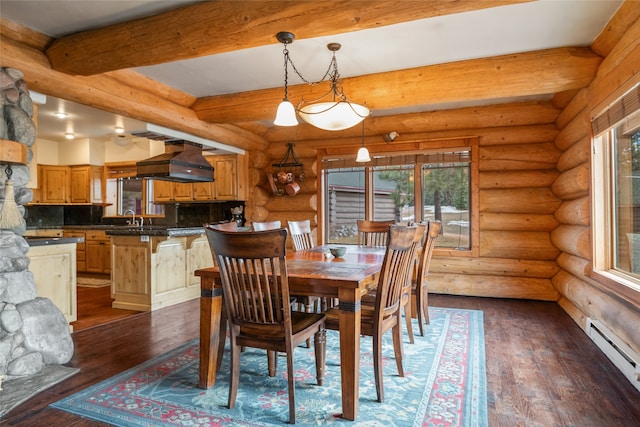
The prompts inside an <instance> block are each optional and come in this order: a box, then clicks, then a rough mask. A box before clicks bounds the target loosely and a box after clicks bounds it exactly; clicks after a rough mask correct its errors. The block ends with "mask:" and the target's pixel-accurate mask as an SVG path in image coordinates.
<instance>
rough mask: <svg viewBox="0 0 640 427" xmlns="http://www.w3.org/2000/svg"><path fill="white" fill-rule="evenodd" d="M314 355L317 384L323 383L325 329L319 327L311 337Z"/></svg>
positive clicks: (325, 344)
mask: <svg viewBox="0 0 640 427" xmlns="http://www.w3.org/2000/svg"><path fill="white" fill-rule="evenodd" d="M313 345H314V347H313V348H314V350H315V355H316V379H317V381H318V385H324V368H325V365H326V358H327V331H325V330H324V329H320V330H319V331H318V332H316V333H315V335H314V337H313Z"/></svg>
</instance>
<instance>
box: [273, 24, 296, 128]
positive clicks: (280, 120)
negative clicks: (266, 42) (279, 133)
mask: <svg viewBox="0 0 640 427" xmlns="http://www.w3.org/2000/svg"><path fill="white" fill-rule="evenodd" d="M276 37H277V38H278V41H279V42H280V43H282V44H283V45H284V99H283V100H282V102H281V103H280V105H278V111H277V112H276V119H275V120H274V121H273V124H274V125H277V126H296V125H297V124H298V119H296V110H295V108H294V107H293V104H292V103H291V101H289V85H288V84H289V82H288V80H289V67H288V65H289V49H287V45H288V44H290V43H293V40H294V38H295V36H294V35H293V34H292V33H286V32H280V33H278V34H277V35H276Z"/></svg>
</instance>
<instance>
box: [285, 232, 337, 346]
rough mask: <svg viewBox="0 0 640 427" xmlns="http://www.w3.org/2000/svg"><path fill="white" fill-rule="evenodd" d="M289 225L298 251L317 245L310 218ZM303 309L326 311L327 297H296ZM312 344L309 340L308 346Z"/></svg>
mask: <svg viewBox="0 0 640 427" xmlns="http://www.w3.org/2000/svg"><path fill="white" fill-rule="evenodd" d="M287 225H289V231H290V233H291V239H292V240H293V246H294V248H295V249H296V251H303V250H305V249H311V248H313V247H314V246H315V245H316V242H315V240H314V238H313V234H311V221H310V220H308V219H305V220H302V221H287ZM296 298H297V300H298V303H299V306H300V309H302V310H303V311H305V310H306V311H326V310H327V307H328V302H327V298H324V297H322V298H321V297H311V296H305V297H296ZM310 346H311V345H310V343H309V342H307V348H309V347H310Z"/></svg>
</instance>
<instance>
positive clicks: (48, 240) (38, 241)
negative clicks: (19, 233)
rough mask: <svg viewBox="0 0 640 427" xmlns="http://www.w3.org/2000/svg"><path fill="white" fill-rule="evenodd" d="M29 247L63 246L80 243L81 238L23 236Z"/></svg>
mask: <svg viewBox="0 0 640 427" xmlns="http://www.w3.org/2000/svg"><path fill="white" fill-rule="evenodd" d="M24 239H25V240H26V241H27V243H28V244H29V246H44V245H64V244H67V243H82V242H84V239H83V238H82V237H46V236H24Z"/></svg>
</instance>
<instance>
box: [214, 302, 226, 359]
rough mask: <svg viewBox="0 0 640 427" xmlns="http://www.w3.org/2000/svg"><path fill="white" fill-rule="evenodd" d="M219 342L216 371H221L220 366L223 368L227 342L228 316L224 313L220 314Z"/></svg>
mask: <svg viewBox="0 0 640 427" xmlns="http://www.w3.org/2000/svg"><path fill="white" fill-rule="evenodd" d="M219 331H220V332H219V337H220V339H219V342H218V363H217V365H218V366H216V371H219V370H220V366H222V358H223V357H224V345H225V343H226V341H227V314H226V313H225V312H224V310H223V311H222V313H221V314H220V329H219Z"/></svg>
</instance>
